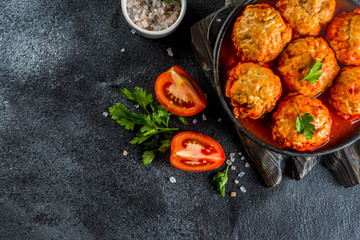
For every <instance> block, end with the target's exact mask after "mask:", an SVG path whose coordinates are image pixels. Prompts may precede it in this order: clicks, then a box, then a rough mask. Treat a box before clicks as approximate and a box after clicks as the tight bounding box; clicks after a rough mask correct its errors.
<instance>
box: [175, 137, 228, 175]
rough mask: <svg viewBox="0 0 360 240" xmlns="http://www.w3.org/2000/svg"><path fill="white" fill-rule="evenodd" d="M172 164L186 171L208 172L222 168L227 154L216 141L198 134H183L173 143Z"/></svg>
mask: <svg viewBox="0 0 360 240" xmlns="http://www.w3.org/2000/svg"><path fill="white" fill-rule="evenodd" d="M170 162H171V164H172V165H173V166H174V167H176V168H179V169H181V170H185V171H192V172H200V171H208V170H212V169H215V168H218V167H220V166H221V165H222V164H223V163H224V162H225V154H224V150H223V149H222V147H221V146H220V144H219V143H218V142H217V141H215V140H214V139H212V138H210V137H208V136H205V135H203V134H200V133H196V132H181V133H179V134H177V135H176V136H175V137H174V138H173V140H172V141H171V155H170Z"/></svg>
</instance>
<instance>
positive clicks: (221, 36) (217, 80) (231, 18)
mask: <svg viewBox="0 0 360 240" xmlns="http://www.w3.org/2000/svg"><path fill="white" fill-rule="evenodd" d="M251 3H256V0H248V1H244V2H242V3H241V4H239V5H238V6H236V7H235V8H234V10H233V11H231V13H230V14H229V15H228V17H227V18H226V20H225V21H224V23H223V25H222V27H221V28H220V31H219V33H218V35H217V38H216V41H215V45H214V49H213V59H214V61H213V69H214V81H215V88H216V89H215V90H216V92H217V95H218V97H219V99H220V102H221V105H222V107H223V109H224V110H225V112H226V114H227V115H228V116H229V117H230V119H231V121H232V122H233V124H234V125H235V127H236V128H238V129H239V130H240V131H241V132H242V133H243V134H245V136H246V137H248V138H250V139H251V140H252V141H254V142H255V143H257V144H258V145H260V146H262V147H264V148H266V149H268V150H270V151H273V152H277V153H280V154H284V155H288V156H293V157H315V156H322V155H327V154H331V153H334V152H337V151H339V150H342V149H344V148H346V147H348V146H350V145H351V144H353V143H355V142H356V141H357V140H359V139H360V134H359V130H357V134H355V135H354V136H353V137H351V138H349V139H347V140H346V141H344V142H343V143H340V144H337V145H335V146H334V147H331V148H328V149H324V150H321V149H320V151H317V150H316V149H315V150H314V151H313V152H299V151H295V150H288V149H281V148H277V147H274V146H272V145H270V144H268V143H266V142H264V141H263V140H261V139H259V138H258V137H256V136H254V135H253V134H252V133H251V132H250V131H248V130H247V129H246V128H245V127H244V126H242V124H241V123H240V122H239V121H238V120H237V119H236V118H235V116H234V115H233V112H232V110H231V109H230V107H229V105H228V103H227V102H226V100H225V96H224V93H223V89H222V88H221V84H220V76H219V59H220V52H221V46H222V44H223V41H224V39H225V35H226V32H227V31H228V29H229V27H230V25H231V23H232V22H233V21H234V20H235V18H236V17H237V16H238V14H239V13H240V12H241V11H242V10H243V9H244V7H246V6H247V5H248V4H251ZM355 4H358V3H357V2H355Z"/></svg>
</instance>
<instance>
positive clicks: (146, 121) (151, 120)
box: [109, 87, 187, 165]
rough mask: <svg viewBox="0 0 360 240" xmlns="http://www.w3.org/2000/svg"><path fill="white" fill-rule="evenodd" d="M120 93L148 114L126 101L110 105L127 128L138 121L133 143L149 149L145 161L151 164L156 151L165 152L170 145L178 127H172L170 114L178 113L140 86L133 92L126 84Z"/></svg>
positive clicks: (145, 153)
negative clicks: (131, 110) (130, 109)
mask: <svg viewBox="0 0 360 240" xmlns="http://www.w3.org/2000/svg"><path fill="white" fill-rule="evenodd" d="M121 93H122V95H123V96H124V97H126V98H127V99H129V100H131V101H133V102H136V103H137V104H139V106H141V108H143V109H144V110H145V112H146V113H147V114H136V113H133V112H130V111H129V110H127V109H126V107H125V106H124V105H123V104H121V103H117V104H116V105H114V106H113V107H110V108H109V112H110V115H111V117H112V119H113V120H115V121H116V122H117V123H118V124H120V125H121V126H123V127H124V128H125V129H127V130H131V131H133V130H134V128H135V126H136V125H138V126H139V127H140V128H139V131H138V133H137V134H136V136H135V137H134V139H133V140H132V141H131V142H130V143H132V144H142V145H143V146H144V148H145V150H146V151H145V152H144V153H143V155H142V158H143V163H144V164H145V165H146V164H150V163H151V162H152V161H153V160H154V158H155V154H156V152H157V151H159V152H165V151H167V150H168V149H169V148H170V143H171V139H172V137H173V131H176V130H179V129H178V128H170V127H169V120H170V116H171V115H175V114H172V113H170V112H169V111H168V110H166V108H164V107H163V106H162V105H161V104H155V103H154V101H153V96H152V94H150V93H148V92H147V91H144V90H143V89H142V88H140V87H135V90H134V92H133V93H132V92H130V91H129V90H128V89H126V88H124V89H123V90H121ZM176 116H177V117H178V119H179V120H180V121H181V122H182V123H183V124H184V125H186V124H187V121H186V119H185V118H184V117H182V116H178V115H176ZM157 137H158V138H157Z"/></svg>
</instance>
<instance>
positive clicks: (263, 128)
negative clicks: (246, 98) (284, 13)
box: [219, 0, 360, 151]
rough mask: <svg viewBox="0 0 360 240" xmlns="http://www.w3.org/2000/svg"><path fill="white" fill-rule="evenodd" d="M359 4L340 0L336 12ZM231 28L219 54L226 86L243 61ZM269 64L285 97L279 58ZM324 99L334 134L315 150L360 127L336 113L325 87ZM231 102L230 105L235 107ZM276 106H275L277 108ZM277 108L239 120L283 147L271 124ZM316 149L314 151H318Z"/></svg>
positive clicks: (340, 140) (341, 139)
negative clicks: (233, 70) (230, 74)
mask: <svg viewBox="0 0 360 240" xmlns="http://www.w3.org/2000/svg"><path fill="white" fill-rule="evenodd" d="M276 2H277V1H274V0H271V1H266V0H259V1H257V2H256V3H267V4H269V5H270V6H273V7H276ZM356 8H358V6H356V5H355V4H353V3H351V2H349V1H337V6H336V10H335V14H334V16H335V17H336V16H338V15H339V14H340V13H342V12H352V11H354V10H355V9H356ZM231 31H232V27H229V29H228V32H227V33H226V36H225V38H224V41H223V44H222V46H221V50H220V58H219V65H220V67H219V70H220V73H219V77H220V81H221V84H222V89H225V87H226V80H227V79H228V73H229V71H230V70H231V69H232V68H233V67H234V66H235V65H236V64H237V63H238V62H240V61H241V59H240V58H238V57H237V56H236V51H234V46H233V43H232V40H231ZM325 34H326V29H323V30H322V31H321V33H320V35H319V36H321V37H324V36H325ZM268 65H269V66H270V68H271V69H272V70H273V72H274V73H275V74H276V75H278V76H279V77H280V79H281V81H282V87H283V93H282V96H281V98H280V100H282V99H283V98H284V97H285V96H287V95H288V94H289V93H290V91H289V89H288V88H287V86H286V84H285V82H284V80H283V79H282V77H281V75H280V74H279V72H278V71H277V69H276V68H277V66H278V58H277V59H275V60H274V61H272V62H268ZM317 98H318V99H319V100H321V102H322V103H323V104H324V105H325V106H326V107H327V108H328V109H329V112H330V115H331V117H332V126H331V134H330V139H329V141H328V142H327V143H326V144H324V145H322V146H321V147H319V148H317V149H316V150H326V149H328V148H331V147H334V146H338V145H340V144H341V143H343V142H344V141H346V140H347V139H349V138H351V137H353V136H354V135H355V134H356V133H357V131H358V130H359V128H360V121H357V122H353V123H351V122H350V121H347V120H345V119H344V118H342V117H341V116H340V115H338V114H337V111H336V109H335V108H334V107H333V106H332V104H330V102H329V99H330V94H329V90H326V91H325V92H324V93H323V94H321V95H320V96H318V97H317ZM228 102H229V108H230V109H232V107H231V105H230V100H228ZM275 110H276V108H275ZM273 112H274V110H273V111H272V112H271V113H267V114H265V115H264V117H262V118H261V119H256V120H254V119H248V118H245V119H241V118H238V121H239V122H240V123H241V124H242V126H244V127H245V128H246V129H247V130H248V131H249V132H250V133H252V134H253V135H254V136H255V137H257V138H259V139H260V140H262V141H264V142H266V143H267V144H270V145H272V146H274V147H277V148H281V146H280V145H279V144H278V143H277V142H276V141H275V140H274V139H273V136H272V133H271V126H272V115H273ZM316 150H315V151H316Z"/></svg>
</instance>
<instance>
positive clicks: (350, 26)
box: [326, 8, 360, 66]
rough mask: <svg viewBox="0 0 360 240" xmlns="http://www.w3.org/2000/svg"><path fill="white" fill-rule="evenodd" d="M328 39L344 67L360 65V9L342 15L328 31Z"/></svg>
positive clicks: (333, 22)
mask: <svg viewBox="0 0 360 240" xmlns="http://www.w3.org/2000/svg"><path fill="white" fill-rule="evenodd" d="M326 39H327V41H328V42H329V44H330V46H331V47H332V49H333V50H334V52H335V54H336V58H337V60H338V61H339V62H340V63H342V64H344V65H347V66H348V65H360V8H358V9H356V10H355V11H354V12H353V13H348V14H346V13H342V14H340V15H339V16H338V17H336V18H335V19H334V20H333V21H332V22H331V24H330V25H329V27H328V29H327V34H326Z"/></svg>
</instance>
